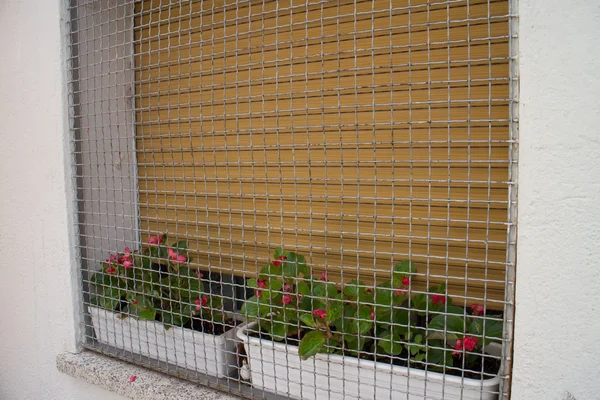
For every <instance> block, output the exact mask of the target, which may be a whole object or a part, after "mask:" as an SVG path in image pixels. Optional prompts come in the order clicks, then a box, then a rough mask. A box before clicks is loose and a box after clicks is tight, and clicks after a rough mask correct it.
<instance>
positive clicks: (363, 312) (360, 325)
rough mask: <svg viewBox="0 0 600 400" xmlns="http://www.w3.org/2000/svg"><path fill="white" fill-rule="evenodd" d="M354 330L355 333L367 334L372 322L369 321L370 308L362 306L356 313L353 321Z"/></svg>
mask: <svg viewBox="0 0 600 400" xmlns="http://www.w3.org/2000/svg"><path fill="white" fill-rule="evenodd" d="M354 323H355V326H356V328H355V330H356V332H357V333H360V334H361V335H364V334H365V333H367V332H369V331H370V330H371V328H372V327H373V320H372V319H371V307H368V306H362V307H360V309H359V310H358V311H357V313H356V319H355V322H354Z"/></svg>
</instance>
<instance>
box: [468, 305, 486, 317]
mask: <svg viewBox="0 0 600 400" xmlns="http://www.w3.org/2000/svg"><path fill="white" fill-rule="evenodd" d="M471 310H473V315H477V316H482V315H483V314H484V313H485V308H484V307H483V306H482V305H481V304H472V305H471Z"/></svg>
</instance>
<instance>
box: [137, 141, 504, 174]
mask: <svg viewBox="0 0 600 400" xmlns="http://www.w3.org/2000/svg"><path fill="white" fill-rule="evenodd" d="M229 141H230V143H231V144H232V145H233V146H232V147H231V148H228V147H222V146H219V147H217V146H218V144H217V143H214V145H213V146H207V147H203V146H202V142H201V141H199V140H197V141H196V142H195V143H194V142H191V143H190V141H187V140H186V141H185V142H183V143H182V142H181V141H180V140H178V139H171V140H165V139H158V140H155V139H145V140H144V141H143V143H140V145H141V146H140V147H139V148H140V149H143V150H144V151H145V152H146V154H144V155H140V156H139V157H138V163H139V164H140V165H142V166H145V163H153V162H156V159H155V157H154V156H152V155H151V154H148V152H151V151H155V152H158V151H161V152H162V153H163V154H162V157H161V160H160V162H161V163H164V164H166V165H169V164H172V165H177V164H178V163H184V164H185V163H188V164H189V163H193V162H194V161H196V159H197V153H198V152H201V151H205V152H210V153H209V154H210V158H209V159H208V160H206V159H205V160H203V163H206V162H209V163H225V162H228V163H251V162H254V163H261V161H262V162H264V161H266V162H267V163H268V162H271V163H273V164H275V163H281V162H287V163H292V162H293V163H295V164H298V165H304V164H307V163H311V165H315V166H317V165H319V164H323V163H327V164H329V163H330V164H333V165H335V164H339V163H343V164H348V165H352V164H353V163H355V162H357V161H364V162H366V163H367V164H368V163H369V162H372V163H373V162H376V163H379V162H380V161H381V163H382V164H386V163H387V164H390V163H391V162H392V161H393V163H394V165H395V166H398V167H402V166H404V165H403V164H404V163H410V164H413V165H418V164H421V163H423V162H435V163H439V162H443V163H449V162H450V163H451V165H452V166H454V165H457V166H461V165H458V164H460V163H466V162H472V163H477V162H481V161H483V162H486V163H489V162H492V163H493V162H498V161H502V162H505V163H506V162H508V150H507V148H506V145H504V146H494V147H491V148H490V147H479V146H476V145H473V146H468V145H467V144H460V145H456V146H452V147H450V148H439V147H434V148H430V147H429V146H423V145H421V146H415V147H406V146H396V147H395V148H394V149H391V148H390V146H389V145H387V144H382V145H373V144H371V145H370V146H369V145H368V144H363V145H358V146H357V145H354V146H345V145H342V146H328V147H325V148H324V147H322V146H319V147H317V146H298V147H292V148H290V147H289V146H287V147H281V146H279V147H278V146H277V143H273V144H272V146H271V147H267V146H265V147H262V146H260V145H259V144H257V145H256V146H253V147H252V148H251V149H248V148H241V149H240V148H237V149H236V148H235V141H234V138H232V139H229ZM190 145H191V146H190ZM175 146H179V148H178V147H175ZM261 147H262V148H261ZM205 165H210V164H205ZM486 167H487V166H486Z"/></svg>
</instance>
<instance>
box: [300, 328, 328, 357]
mask: <svg viewBox="0 0 600 400" xmlns="http://www.w3.org/2000/svg"><path fill="white" fill-rule="evenodd" d="M326 341H327V336H326V335H325V333H323V332H321V331H312V332H309V333H307V334H306V335H304V337H303V338H302V340H301V341H300V346H299V347H298V354H300V357H302V359H303V360H306V359H308V358H309V357H312V356H314V355H315V354H317V353H318V352H319V350H321V348H322V347H323V345H324V344H325V342H326Z"/></svg>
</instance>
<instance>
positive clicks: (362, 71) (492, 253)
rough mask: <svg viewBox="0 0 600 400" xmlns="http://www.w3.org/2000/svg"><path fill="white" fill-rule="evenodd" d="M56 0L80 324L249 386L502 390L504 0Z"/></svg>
mask: <svg viewBox="0 0 600 400" xmlns="http://www.w3.org/2000/svg"><path fill="white" fill-rule="evenodd" d="M67 8H68V12H69V15H70V20H69V21H68V24H69V38H68V41H69V42H68V43H69V45H68V50H69V54H68V64H69V71H68V73H69V84H70V88H69V111H70V117H71V124H72V126H71V128H72V144H73V166H74V170H75V171H76V173H75V176H74V179H75V180H76V187H77V193H76V200H77V205H78V225H77V226H78V229H79V243H78V244H77V250H78V252H79V255H80V257H79V260H80V262H81V298H82V302H83V304H84V307H83V308H82V319H81V320H82V332H83V334H82V343H83V345H84V346H85V347H87V348H89V349H92V350H96V351H101V352H104V353H107V354H110V355H113V356H117V357H120V358H123V359H125V360H128V361H131V362H136V363H140V364H142V365H145V366H148V367H151V368H155V369H158V370H160V371H164V372H167V373H169V374H174V375H177V376H182V377H185V378H187V379H191V380H194V381H197V382H201V383H203V384H208V385H211V386H215V387H219V388H221V389H224V390H228V391H230V392H232V393H236V394H238V395H241V396H244V397H250V398H271V397H278V396H279V397H293V398H307V399H317V398H318V399H320V398H334V399H341V398H348V399H351V398H357V399H358V398H360V399H367V398H378V399H379V398H382V399H383V398H389V399H497V398H504V397H508V395H507V393H508V383H509V381H510V354H511V345H512V344H511V337H512V311H513V285H514V267H515V260H514V245H515V229H516V226H515V221H516V215H515V206H516V143H517V125H516V121H517V116H516V96H517V90H516V89H517V78H516V76H517V69H516V62H515V55H516V40H517V30H516V15H515V14H514V10H515V4H514V1H509V0H449V1H433V0H429V1H428V0H408V1H389V0H388V1H379V0H376V1H358V0H355V1H339V2H333V1H303V2H300V1H232V2H229V3H227V2H208V1H185V2H184V1H174V0H173V1H166V0H162V1H160V0H143V1H135V2H134V1H116V0H112V1H111V0H88V1H84V0H81V1H75V0H73V1H71V2H68V4H67ZM247 323H249V325H247ZM311 338H314V342H310V339H311ZM321 340H322V343H321ZM311 344H312V345H313V346H312V347H314V351H313V350H310V349H309V345H311ZM298 346H299V347H298ZM307 349H308V352H307ZM314 353H316V355H315V354H314ZM301 360H302V361H301Z"/></svg>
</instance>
